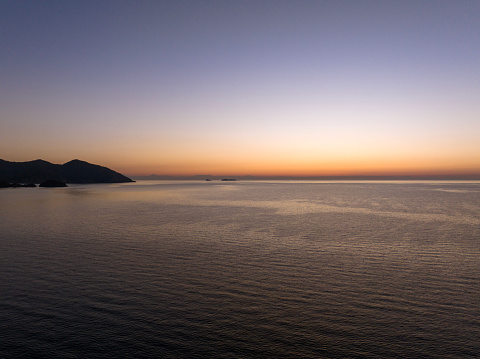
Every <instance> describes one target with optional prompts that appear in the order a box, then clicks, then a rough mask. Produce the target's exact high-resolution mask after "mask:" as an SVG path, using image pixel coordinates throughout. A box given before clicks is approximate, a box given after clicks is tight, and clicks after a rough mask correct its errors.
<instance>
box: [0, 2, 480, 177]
mask: <svg viewBox="0 0 480 359" xmlns="http://www.w3.org/2000/svg"><path fill="white" fill-rule="evenodd" d="M479 18H480V2H477V1H456V2H453V1H446V0H439V1H435V2H431V1H398V2H393V1H357V2H350V1H281V0H278V1H248V0H247V1H239V2H234V1H228V2H227V1H181V2H177V1H156V2H149V1H148V2H147V1H136V2H134V1H109V0H108V1H102V2H97V1H90V0H87V1H70V2H59V1H42V2H27V1H11V0H6V1H2V2H1V3H0V24H1V28H2V31H1V32H0V50H1V51H0V64H1V66H0V76H1V77H0V78H1V86H0V158H2V159H5V160H8V161H29V160H33V159H36V158H42V159H44V160H47V161H49V162H53V163H64V162H67V161H69V160H71V159H72V158H80V159H82V160H85V161H88V162H90V163H95V164H100V165H102V166H107V167H109V168H112V169H114V170H116V171H119V172H121V173H123V174H126V175H129V176H142V175H150V174H158V175H172V176H191V175H198V174H202V173H208V174H210V175H213V176H215V175H225V174H234V175H238V176H241V175H252V176H299V177H308V176H347V175H348V176H359V175H367V176H374V175H382V176H391V175H398V176H404V175H413V176H421V175H468V174H470V175H471V174H476V175H480V102H479V99H480V71H479V70H480V69H479V65H478V64H480V21H478V19H479Z"/></svg>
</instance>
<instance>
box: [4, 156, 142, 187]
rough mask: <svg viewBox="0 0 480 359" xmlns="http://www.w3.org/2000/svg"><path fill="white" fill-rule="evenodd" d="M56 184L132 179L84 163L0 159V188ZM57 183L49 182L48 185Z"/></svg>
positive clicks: (129, 180)
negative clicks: (17, 185)
mask: <svg viewBox="0 0 480 359" xmlns="http://www.w3.org/2000/svg"><path fill="white" fill-rule="evenodd" d="M46 181H56V182H63V183H124V182H135V181H133V180H132V179H130V178H128V177H126V176H124V175H122V174H121V173H118V172H115V171H113V170H111V169H109V168H107V167H103V166H99V165H94V164H91V163H88V162H85V161H81V160H72V161H69V162H67V163H64V164H63V165H59V164H54V163H50V162H47V161H44V160H35V161H27V162H10V161H5V160H1V159H0V186H1V185H3V186H4V187H15V186H16V184H19V186H22V187H25V184H34V183H40V184H42V183H44V182H46ZM49 183H50V184H52V183H54V182H47V185H46V186H45V187H49V186H48V184H49Z"/></svg>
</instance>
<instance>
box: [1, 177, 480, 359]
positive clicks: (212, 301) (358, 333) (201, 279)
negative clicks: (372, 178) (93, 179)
mask: <svg viewBox="0 0 480 359" xmlns="http://www.w3.org/2000/svg"><path fill="white" fill-rule="evenodd" d="M0 211H1V215H0V280H1V281H0V358H94V357H97V358H144V357H156V358H478V357H480V183H479V182H470V183H467V182H450V183H446V182H417V183H415V182H403V183H402V182H387V183H380V182H377V183H372V182H357V183H339V182H337V183H334V182H332V183H327V182H316V183H315V182H312V183H308V182H230V183H224V182H138V183H135V184H122V185H72V186H70V187H68V188H56V189H49V188H18V189H2V190H0Z"/></svg>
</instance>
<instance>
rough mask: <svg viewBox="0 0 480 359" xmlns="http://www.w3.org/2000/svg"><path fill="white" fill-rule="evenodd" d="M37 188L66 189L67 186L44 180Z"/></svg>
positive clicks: (63, 183)
mask: <svg viewBox="0 0 480 359" xmlns="http://www.w3.org/2000/svg"><path fill="white" fill-rule="evenodd" d="M39 187H67V184H66V183H65V182H62V181H57V180H53V179H51V180H46V181H43V182H42V183H40V185H39Z"/></svg>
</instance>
